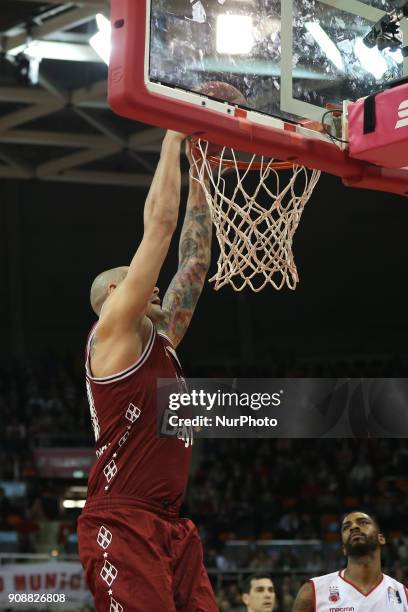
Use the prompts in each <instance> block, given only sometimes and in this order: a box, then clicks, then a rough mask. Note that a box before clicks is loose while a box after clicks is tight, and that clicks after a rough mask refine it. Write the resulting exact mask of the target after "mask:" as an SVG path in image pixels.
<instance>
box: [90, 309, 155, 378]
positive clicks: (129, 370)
mask: <svg viewBox="0 0 408 612" xmlns="http://www.w3.org/2000/svg"><path fill="white" fill-rule="evenodd" d="M149 321H150V319H149ZM150 324H151V330H150V336H149V340H148V341H147V344H146V346H145V348H144V350H143V352H142V354H141V355H140V357H139V359H138V360H137V361H135V363H134V364H133V365H131V366H129V367H128V368H126V370H122V371H121V372H118V373H117V374H112V375H111V376H102V377H97V376H93V375H92V372H91V365H90V359H89V351H90V347H91V342H92V338H93V337H94V334H95V331H96V329H97V325H95V327H94V329H93V330H92V332H91V334H90V336H89V340H88V345H87V349H86V362H85V369H86V376H87V378H89V380H91V381H92V382H93V383H96V384H99V385H108V384H110V383H112V382H117V381H118V380H123V379H124V378H127V377H128V376H131V374H133V373H134V372H136V371H137V370H138V369H139V368H141V367H142V365H143V364H144V363H145V362H146V360H147V358H148V357H149V355H150V353H151V351H152V348H153V344H154V340H155V338H156V329H155V327H154V325H153V323H152V322H151V321H150Z"/></svg>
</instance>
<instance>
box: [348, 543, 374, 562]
mask: <svg viewBox="0 0 408 612" xmlns="http://www.w3.org/2000/svg"><path fill="white" fill-rule="evenodd" d="M378 547H379V544H378V542H377V539H376V538H375V539H374V538H370V539H368V540H365V541H364V542H363V541H359V542H350V541H349V542H347V544H345V546H344V550H345V552H346V555H347V557H351V558H354V559H358V558H360V557H367V556H369V555H371V554H372V553H374V552H375V551H376V550H377V548H378Z"/></svg>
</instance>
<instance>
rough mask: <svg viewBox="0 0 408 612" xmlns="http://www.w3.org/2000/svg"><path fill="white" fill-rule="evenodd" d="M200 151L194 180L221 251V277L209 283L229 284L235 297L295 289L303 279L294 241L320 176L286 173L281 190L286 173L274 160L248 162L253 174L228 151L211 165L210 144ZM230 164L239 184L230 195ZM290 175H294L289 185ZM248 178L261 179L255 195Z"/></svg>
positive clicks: (198, 145)
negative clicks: (246, 292)
mask: <svg viewBox="0 0 408 612" xmlns="http://www.w3.org/2000/svg"><path fill="white" fill-rule="evenodd" d="M195 148H196V152H199V153H200V156H201V158H199V157H198V156H197V158H196V157H195V156H194V155H193V166H192V168H191V170H190V172H191V176H192V178H194V179H195V180H197V181H198V182H199V183H200V184H201V186H202V188H203V190H204V193H205V197H206V200H207V203H208V205H209V207H210V211H211V218H212V221H213V223H214V226H215V228H216V234H217V239H218V243H219V246H220V255H219V258H218V262H217V273H216V274H215V275H214V276H213V277H212V278H211V279H210V281H211V282H214V288H215V289H220V288H221V287H223V286H224V285H227V284H230V285H232V287H233V288H234V289H235V291H241V290H242V289H244V287H246V286H249V287H250V288H251V289H252V290H253V291H261V290H262V289H263V288H264V287H265V286H266V285H267V284H268V283H270V284H271V285H273V287H275V289H282V287H284V285H285V284H286V285H287V286H288V287H289V289H295V288H296V285H297V283H298V282H299V277H298V273H297V268H296V264H295V261H294V257H293V253H292V242H293V236H294V234H295V232H296V229H297V227H298V225H299V221H300V218H301V216H302V213H303V210H304V207H305V205H306V204H307V202H308V200H309V198H310V196H311V195H312V193H313V190H314V188H315V186H316V184H317V182H318V180H319V178H320V174H321V172H320V170H308V169H307V168H305V167H304V166H294V167H293V169H291V170H285V171H284V173H285V174H284V177H283V178H284V179H285V184H282V183H283V181H282V171H278V170H275V169H274V168H273V167H272V164H273V163H274V160H273V159H269V158H264V157H259V156H256V155H254V156H252V158H251V159H250V160H249V161H248V162H246V163H248V168H247V169H245V170H240V169H239V160H238V159H237V157H236V152H235V151H234V150H233V149H226V148H224V149H223V150H222V152H221V153H217V156H216V158H214V157H212V158H211V162H210V161H209V159H208V156H209V154H207V151H208V143H207V142H205V141H201V140H198V141H197V143H196V145H195ZM227 152H228V155H227V154H226V153H227ZM196 155H197V153H196ZM227 160H231V162H232V163H231V164H229V165H230V166H232V168H233V169H232V170H231V172H234V180H236V186H235V187H234V189H233V191H232V193H229V195H227V188H226V187H227V185H226V181H225V179H224V177H223V173H224V172H225V165H226V164H228V161H227ZM215 161H216V165H215ZM254 166H255V168H256V169H254ZM258 167H259V169H258ZM194 169H195V172H194ZM289 172H290V173H292V172H293V174H291V176H290V179H289V181H287V174H288V173H289ZM249 173H251V175H252V176H253V175H254V174H256V176H257V179H258V180H257V181H256V186H255V189H254V187H253V185H254V181H253V180H252V181H251V184H250V185H249V186H248V187H250V189H249V191H248V187H246V186H245V185H246V184H247V183H248V180H247V179H248V174H249ZM228 182H229V180H228ZM244 183H245V185H244ZM261 199H262V201H263V205H261V204H260V203H259V201H260V200H261ZM265 200H267V201H268V204H267V207H266V208H265V203H264V202H265Z"/></svg>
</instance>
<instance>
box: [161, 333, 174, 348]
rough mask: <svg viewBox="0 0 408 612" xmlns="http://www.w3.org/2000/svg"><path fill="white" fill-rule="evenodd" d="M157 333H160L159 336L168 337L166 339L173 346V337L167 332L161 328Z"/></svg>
mask: <svg viewBox="0 0 408 612" xmlns="http://www.w3.org/2000/svg"><path fill="white" fill-rule="evenodd" d="M157 333H158V334H159V336H163V338H166V340H168V341H169V342H170V344H171V346H173V342H172V340H171V338H169V337H168V336H167V334H165V333H164V332H162V331H161V330H159V329H158V330H157Z"/></svg>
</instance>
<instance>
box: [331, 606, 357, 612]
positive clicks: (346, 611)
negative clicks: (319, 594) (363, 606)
mask: <svg viewBox="0 0 408 612" xmlns="http://www.w3.org/2000/svg"><path fill="white" fill-rule="evenodd" d="M329 612H355V608H354V607H353V606H346V607H345V608H330V610H329Z"/></svg>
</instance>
